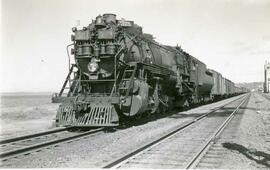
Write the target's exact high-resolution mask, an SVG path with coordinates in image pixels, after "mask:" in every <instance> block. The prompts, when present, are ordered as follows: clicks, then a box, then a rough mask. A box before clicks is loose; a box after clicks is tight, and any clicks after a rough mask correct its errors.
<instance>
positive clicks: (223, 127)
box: [184, 94, 250, 169]
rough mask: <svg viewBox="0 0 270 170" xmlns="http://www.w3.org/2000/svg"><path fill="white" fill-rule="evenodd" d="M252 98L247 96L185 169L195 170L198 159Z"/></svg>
mask: <svg viewBox="0 0 270 170" xmlns="http://www.w3.org/2000/svg"><path fill="white" fill-rule="evenodd" d="M249 97H250V94H249V95H247V96H246V98H245V99H244V100H243V101H242V102H241V103H240V104H239V105H238V106H237V107H236V109H235V110H234V111H233V112H232V113H231V114H230V116H229V117H227V119H226V120H225V121H224V122H223V123H222V125H220V126H219V128H218V129H217V130H216V131H215V132H214V134H213V135H212V136H211V137H210V138H209V139H208V140H207V142H206V143H205V144H204V145H203V146H202V147H201V148H200V150H199V151H198V152H197V153H196V154H195V155H194V156H193V157H192V159H191V160H190V161H189V162H188V163H187V165H186V166H185V168H184V169H190V168H195V166H196V165H197V164H196V163H198V162H197V161H198V159H199V158H201V156H202V154H203V153H206V150H208V149H209V148H210V146H211V145H212V144H213V143H214V142H215V140H216V139H217V137H219V136H220V134H221V133H222V132H223V131H224V129H225V128H226V127H227V125H228V124H229V123H230V121H231V120H232V119H233V117H234V116H235V114H236V113H237V112H238V110H239V109H240V107H241V106H242V105H243V103H245V102H246V101H247V99H248V98H249Z"/></svg>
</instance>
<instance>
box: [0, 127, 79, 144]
mask: <svg viewBox="0 0 270 170" xmlns="http://www.w3.org/2000/svg"><path fill="white" fill-rule="evenodd" d="M72 128H74V127H62V128H57V129H52V130H48V131H43V132H38V133H33V134H29V135H24V136H18V137H14V138H9V139H3V140H0V144H7V143H11V142H17V141H20V140H25V139H29V138H34V137H38V136H43V135H48V134H52V133H57V132H61V131H66V130H69V129H72Z"/></svg>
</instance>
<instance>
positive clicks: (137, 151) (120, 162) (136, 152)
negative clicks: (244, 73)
mask: <svg viewBox="0 0 270 170" xmlns="http://www.w3.org/2000/svg"><path fill="white" fill-rule="evenodd" d="M245 97H246V95H244V96H242V97H239V98H237V99H235V100H232V101H230V102H228V103H226V104H224V105H222V106H219V107H217V108H215V109H213V110H211V111H209V112H207V113H204V114H203V115H201V116H199V117H198V118H195V119H193V120H191V121H188V122H187V123H184V124H183V125H180V127H178V128H177V129H175V130H173V131H171V132H169V133H168V134H166V135H163V136H162V137H160V138H158V139H155V140H154V141H152V142H150V143H148V144H146V145H144V146H142V147H140V148H138V149H135V150H133V151H132V152H130V153H128V154H126V155H124V156H122V157H120V158H117V159H116V160H114V161H112V162H111V163H109V164H107V165H105V166H103V167H102V168H119V167H120V166H121V165H123V164H125V163H126V162H127V161H128V160H129V159H130V158H132V157H135V156H136V155H139V154H140V153H142V152H143V151H145V150H146V149H148V148H150V147H154V146H156V145H158V144H159V143H161V142H163V140H165V139H167V138H169V137H171V136H173V135H174V134H176V133H177V132H179V131H181V130H183V129H185V128H187V127H189V126H190V125H192V124H194V123H196V122H198V121H199V120H202V119H203V118H205V117H207V116H208V115H209V114H211V113H214V112H215V111H217V110H219V109H221V108H224V107H225V106H227V105H229V104H231V103H233V102H235V101H237V100H239V99H242V98H245Z"/></svg>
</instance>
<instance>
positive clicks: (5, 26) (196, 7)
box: [0, 0, 270, 92]
mask: <svg viewBox="0 0 270 170" xmlns="http://www.w3.org/2000/svg"><path fill="white" fill-rule="evenodd" d="M104 13H115V14H116V15H117V18H118V19H121V18H125V19H127V20H133V21H134V22H135V23H137V24H138V25H140V26H142V27H143V31H144V32H146V33H151V34H153V35H154V37H156V41H158V42H160V43H161V44H166V45H173V46H175V45H176V44H178V45H180V46H181V47H182V49H184V50H185V51H187V52H188V53H190V54H191V55H193V56H194V57H196V58H198V59H199V60H201V61H203V62H204V63H205V64H206V65H207V66H208V68H210V69H214V70H216V71H218V72H220V73H222V74H223V75H224V76H225V77H226V78H228V79H230V80H232V81H233V82H236V83H242V82H257V81H263V76H264V75H263V66H264V63H265V61H266V60H268V61H270V19H269V18H270V0H203V1H199V0H2V4H1V30H0V31H1V44H0V45H1V48H0V50H1V59H0V66H1V68H0V69H1V70H0V73H1V74H0V91H1V92H47V91H52V92H59V90H60V88H61V86H62V84H63V82H64V80H65V78H66V75H67V73H68V57H67V53H66V46H67V45H68V44H70V43H71V40H70V35H71V34H72V31H71V28H72V27H74V26H78V20H79V24H80V25H79V26H78V27H79V28H82V27H83V26H87V25H88V24H89V23H90V22H91V20H92V19H95V17H96V16H97V15H99V14H104Z"/></svg>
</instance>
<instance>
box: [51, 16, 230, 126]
mask: <svg viewBox="0 0 270 170" xmlns="http://www.w3.org/2000/svg"><path fill="white" fill-rule="evenodd" d="M72 31H73V33H74V34H73V35H72V36H71V39H72V44H71V45H69V46H68V47H67V48H68V49H69V47H72V49H71V50H70V51H71V54H72V55H74V60H75V64H72V65H71V67H70V69H69V73H68V76H67V78H66V80H65V82H64V84H63V86H62V89H61V91H60V93H59V94H55V95H54V96H53V98H52V100H53V102H60V103H61V105H60V106H59V109H58V112H57V116H56V123H57V124H59V125H63V126H69V125H72V126H80V127H81V126H87V127H89V126H118V125H119V123H121V122H124V121H125V120H127V119H139V118H140V117H141V116H142V115H144V114H156V113H160V112H165V111H167V110H170V109H171V108H173V107H183V106H189V105H191V104H194V103H199V102H203V101H207V100H211V99H213V95H212V94H211V92H212V93H213V94H214V95H215V96H217V95H219V93H221V95H228V96H229V95H232V94H233V93H234V89H233V88H234V84H233V83H232V82H231V81H229V80H227V79H223V78H222V76H221V74H219V73H217V72H213V71H212V72H211V70H208V69H207V67H206V65H205V64H204V63H203V62H201V61H199V60H198V59H196V58H195V57H193V56H191V55H190V54H188V53H187V52H185V51H183V50H182V49H181V48H180V47H178V46H165V45H161V44H159V43H158V42H156V41H155V40H154V38H153V36H152V35H151V34H146V33H143V32H142V27H140V26H138V25H137V24H135V23H134V22H133V21H127V20H124V19H121V20H117V19H116V15H114V14H104V15H103V16H101V15H99V16H97V17H96V19H95V20H92V23H90V24H89V25H88V26H87V27H83V28H82V29H78V28H76V27H74V28H72ZM213 74H214V75H213ZM213 76H214V78H213ZM216 77H217V78H216ZM214 82H216V83H217V82H219V83H220V84H217V85H214ZM222 85H224V87H223V86H222ZM213 86H214V88H215V89H216V90H212V87H213ZM219 86H222V87H220V88H219ZM65 89H67V93H65Z"/></svg>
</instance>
